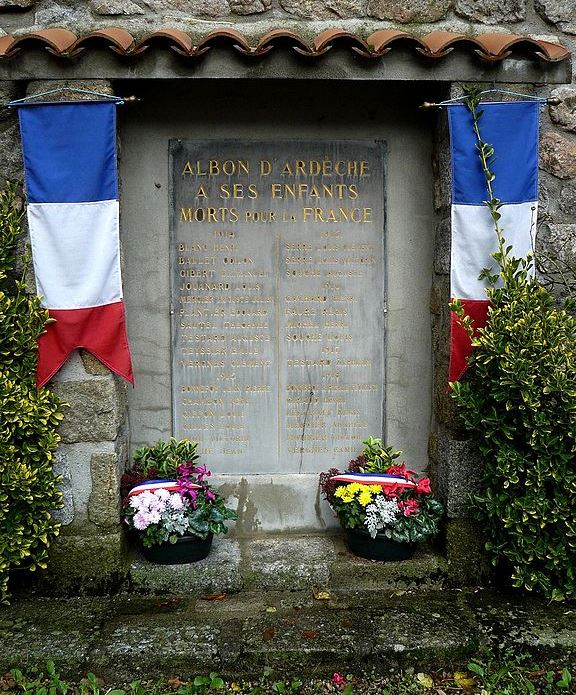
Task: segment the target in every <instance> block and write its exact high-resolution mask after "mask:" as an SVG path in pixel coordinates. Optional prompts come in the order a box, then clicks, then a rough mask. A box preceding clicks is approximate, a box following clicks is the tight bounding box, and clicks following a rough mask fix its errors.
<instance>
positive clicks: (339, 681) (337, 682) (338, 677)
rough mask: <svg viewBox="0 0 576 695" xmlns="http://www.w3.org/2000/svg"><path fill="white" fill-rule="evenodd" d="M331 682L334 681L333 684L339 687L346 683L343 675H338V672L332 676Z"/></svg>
mask: <svg viewBox="0 0 576 695" xmlns="http://www.w3.org/2000/svg"><path fill="white" fill-rule="evenodd" d="M332 683H334V685H338V686H339V687H342V686H343V685H346V679H345V678H344V676H342V675H340V674H339V673H335V674H334V675H333V676H332Z"/></svg>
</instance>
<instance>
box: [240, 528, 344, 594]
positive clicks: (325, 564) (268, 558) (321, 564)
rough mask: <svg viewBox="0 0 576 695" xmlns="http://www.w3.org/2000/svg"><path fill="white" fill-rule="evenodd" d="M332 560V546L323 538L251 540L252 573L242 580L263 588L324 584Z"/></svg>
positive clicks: (297, 587)
mask: <svg viewBox="0 0 576 695" xmlns="http://www.w3.org/2000/svg"><path fill="white" fill-rule="evenodd" d="M334 559H335V550H334V547H333V545H332V544H331V543H326V542H325V541H324V540H323V539H322V538H314V537H310V536H303V537H301V538H275V539H271V538H270V539H262V540H254V541H253V542H252V543H251V544H250V558H249V562H250V570H251V576H248V577H246V582H245V583H246V586H253V587H254V588H257V589H262V590H282V589H286V588H287V587H288V586H289V587H290V589H291V590H294V591H295V590H297V589H304V588H306V587H310V586H320V587H322V586H327V585H328V581H329V579H330V564H331V563H332V562H333V561H334Z"/></svg>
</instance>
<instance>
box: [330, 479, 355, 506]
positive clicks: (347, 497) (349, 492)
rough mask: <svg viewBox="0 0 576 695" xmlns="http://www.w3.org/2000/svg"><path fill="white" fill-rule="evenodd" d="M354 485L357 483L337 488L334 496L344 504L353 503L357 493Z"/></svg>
mask: <svg viewBox="0 0 576 695" xmlns="http://www.w3.org/2000/svg"><path fill="white" fill-rule="evenodd" d="M354 485H355V483H350V485H341V486H340V487H338V488H336V491H335V492H334V496H335V497H339V498H340V499H341V500H342V502H348V503H349V502H352V500H353V499H354V492H355V491H354V489H353V486H354Z"/></svg>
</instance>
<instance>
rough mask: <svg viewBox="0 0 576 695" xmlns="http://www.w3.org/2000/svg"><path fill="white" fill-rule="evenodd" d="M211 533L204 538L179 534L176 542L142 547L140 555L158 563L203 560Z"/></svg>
mask: <svg viewBox="0 0 576 695" xmlns="http://www.w3.org/2000/svg"><path fill="white" fill-rule="evenodd" d="M213 538H214V537H213V535H212V534H211V533H209V534H208V535H207V536H206V538H199V537H198V536H179V537H178V539H177V540H176V543H161V544H160V545H153V546H151V547H150V548H145V547H144V546H141V547H142V555H144V557H145V558H146V559H147V560H149V561H150V562H155V563H156V564H158V565H185V564H188V563H190V562H198V561H199V560H204V558H205V557H207V556H208V553H209V552H210V548H211V547H212V540H213Z"/></svg>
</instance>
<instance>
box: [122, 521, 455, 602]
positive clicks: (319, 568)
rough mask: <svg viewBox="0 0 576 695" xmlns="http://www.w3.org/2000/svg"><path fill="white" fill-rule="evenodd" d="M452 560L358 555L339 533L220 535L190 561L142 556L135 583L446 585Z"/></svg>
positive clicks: (177, 586)
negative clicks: (383, 559)
mask: <svg viewBox="0 0 576 695" xmlns="http://www.w3.org/2000/svg"><path fill="white" fill-rule="evenodd" d="M447 583H448V571H447V563H446V561H445V560H444V559H443V558H442V557H440V556H439V555H437V554H435V553H434V552H433V551H432V550H430V549H429V548H422V549H420V550H419V551H418V552H417V554H416V555H415V557H414V558H413V559H411V560H405V561H401V562H372V561H370V560H363V559H362V558H358V557H356V556H355V555H352V553H350V552H349V551H348V550H347V548H346V545H345V543H344V541H343V538H342V536H341V535H339V534H329V533H326V534H314V535H307V536H288V537H287V536H282V537H280V536H267V537H264V538H262V537H255V538H240V539H234V538H229V537H221V538H217V539H215V541H214V545H213V548H212V551H211V553H210V555H209V556H208V557H207V558H206V559H205V560H201V561H200V562H196V563H193V564H190V565H154V564H152V563H150V562H147V561H146V560H144V559H143V558H141V557H138V558H137V559H136V560H135V561H134V562H133V563H132V565H131V569H130V579H129V589H130V590H131V591H134V592H136V593H140V594H168V595H174V596H190V595H192V596H198V595H199V594H210V593H221V592H224V593H234V592H238V591H241V590H244V591H301V590H309V591H311V590H313V589H329V590H347V589H349V588H350V587H354V590H370V589H373V590H382V589H409V588H424V587H425V588H427V589H440V588H442V587H443V586H445V585H447Z"/></svg>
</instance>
